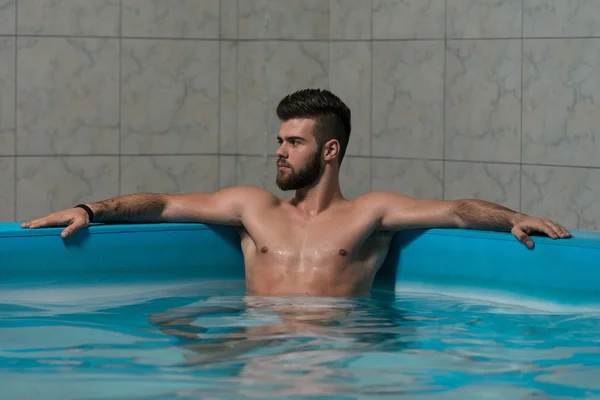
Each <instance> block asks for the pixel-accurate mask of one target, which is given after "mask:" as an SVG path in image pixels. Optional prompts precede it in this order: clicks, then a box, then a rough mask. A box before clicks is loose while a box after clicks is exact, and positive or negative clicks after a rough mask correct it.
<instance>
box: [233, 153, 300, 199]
mask: <svg viewBox="0 0 600 400" xmlns="http://www.w3.org/2000/svg"><path fill="white" fill-rule="evenodd" d="M235 174H236V181H237V185H239V186H254V187H258V188H261V189H263V190H267V191H269V192H271V193H273V194H275V195H276V196H279V197H281V198H285V199H289V198H292V197H294V191H293V190H290V191H283V190H280V189H279V188H278V187H277V183H276V182H275V179H276V177H277V158H276V157H258V156H237V160H236V166H235Z"/></svg>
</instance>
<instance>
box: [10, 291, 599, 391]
mask: <svg viewBox="0 0 600 400" xmlns="http://www.w3.org/2000/svg"><path fill="white" fill-rule="evenodd" d="M186 288H187V289H185V290H184V289H183V287H178V289H177V290H174V289H173V288H169V289H168V290H167V289H164V288H163V289H161V290H160V291H159V290H158V289H149V288H143V287H136V288H135V293H136V294H135V295H134V294H132V293H134V291H133V290H132V289H130V290H128V289H127V288H125V287H122V288H119V290H121V292H119V291H117V290H116V289H114V288H113V289H110V290H107V289H104V290H100V289H98V288H96V289H97V290H89V291H86V290H84V289H82V288H77V289H76V291H75V292H74V291H71V292H70V293H71V294H70V295H68V294H65V293H61V294H57V293H54V294H53V295H52V296H51V295H50V293H43V296H42V295H38V296H41V297H40V298H43V299H44V300H43V301H34V300H33V298H32V297H31V296H30V297H29V298H30V299H31V300H29V301H26V300H24V299H26V298H28V297H27V296H25V295H23V293H22V291H21V292H20V293H19V295H18V299H19V300H18V302H17V301H14V302H13V303H10V302H9V300H10V299H9V296H8V295H6V293H7V292H2V293H0V303H4V304H0V379H2V382H3V393H4V394H6V396H8V397H6V398H39V395H40V393H44V395H43V398H45V399H64V398H77V399H100V398H102V399H124V398H127V399H159V398H160V399H165V398H177V399H181V398H184V399H185V398H189V399H195V398H219V399H240V398H290V397H291V398H293V397H296V396H298V397H302V398H305V397H309V398H328V399H338V398H339V399H355V398H356V399H362V398H372V396H388V397H390V398H398V397H399V396H403V395H404V396H406V397H408V398H411V399H412V398H416V399H418V398H428V399H429V398H434V399H437V398H460V399H463V398H464V399H468V398H477V399H480V398H483V397H493V398H511V399H516V398H531V397H536V398H593V397H597V398H600V380H599V379H598V376H600V354H599V353H600V318H599V316H598V315H597V314H593V313H586V314H566V313H564V314H560V313H544V312H535V311H532V310H527V309H523V308H518V307H514V306H502V305H499V304H486V303H477V302H474V301H472V300H469V301H465V300H460V299H454V298H447V297H440V296H431V295H423V294H419V295H417V294H411V295H402V296H394V295H390V294H389V293H385V292H377V291H374V292H373V294H372V296H370V297H368V298H310V297H279V298H277V297H256V296H246V295H245V294H244V292H243V284H242V285H240V284H236V285H235V287H232V286H227V285H223V284H207V283H202V285H200V286H186ZM85 293H93V296H92V295H91V294H90V295H89V297H85ZM100 293H104V295H100ZM199 293H201V296H199V295H198V294H199ZM75 294H76V297H75ZM69 296H70V297H69ZM13 298H14V299H16V298H17V297H13ZM64 298H69V299H75V298H76V300H69V301H68V302H62V303H60V300H59V299H64ZM49 299H53V300H49Z"/></svg>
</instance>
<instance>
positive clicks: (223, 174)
mask: <svg viewBox="0 0 600 400" xmlns="http://www.w3.org/2000/svg"><path fill="white" fill-rule="evenodd" d="M235 164H236V156H223V155H220V156H219V189H224V188H228V187H232V186H235V185H236V184H237V183H236V178H235Z"/></svg>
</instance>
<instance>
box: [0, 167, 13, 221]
mask: <svg viewBox="0 0 600 400" xmlns="http://www.w3.org/2000/svg"><path fill="white" fill-rule="evenodd" d="M14 220H15V159H14V157H0V222H11V221H14Z"/></svg>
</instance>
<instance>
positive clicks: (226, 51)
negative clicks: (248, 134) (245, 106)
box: [219, 41, 238, 154]
mask: <svg viewBox="0 0 600 400" xmlns="http://www.w3.org/2000/svg"><path fill="white" fill-rule="evenodd" d="M219 45H220V46H221V61H220V63H219V68H220V75H219V84H220V85H221V88H220V90H221V102H220V105H219V113H220V119H219V124H220V128H219V129H220V137H219V153H232V154H233V153H235V152H236V146H235V135H236V127H237V79H238V76H237V74H236V68H237V46H238V44H237V42H230V41H221V43H220V44H219Z"/></svg>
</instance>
